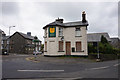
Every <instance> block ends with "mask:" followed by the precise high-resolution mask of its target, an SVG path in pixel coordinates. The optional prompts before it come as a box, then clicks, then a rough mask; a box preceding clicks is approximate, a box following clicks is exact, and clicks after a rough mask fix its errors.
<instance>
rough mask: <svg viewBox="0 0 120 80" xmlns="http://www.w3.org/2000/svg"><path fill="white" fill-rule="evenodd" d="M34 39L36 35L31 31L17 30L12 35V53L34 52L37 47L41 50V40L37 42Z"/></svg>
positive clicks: (10, 47) (10, 48)
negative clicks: (25, 32)
mask: <svg viewBox="0 0 120 80" xmlns="http://www.w3.org/2000/svg"><path fill="white" fill-rule="evenodd" d="M33 40H34V36H31V32H28V33H27V34H24V33H21V32H15V33H14V34H13V35H12V36H10V46H9V50H10V53H18V54H23V53H24V54H33V51H35V49H36V50H37V51H40V49H41V41H40V40H39V41H38V42H37V43H34V42H33Z"/></svg>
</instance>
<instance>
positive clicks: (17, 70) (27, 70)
mask: <svg viewBox="0 0 120 80" xmlns="http://www.w3.org/2000/svg"><path fill="white" fill-rule="evenodd" d="M17 71H20V72H64V70H17Z"/></svg>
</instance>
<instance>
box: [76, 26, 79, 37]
mask: <svg viewBox="0 0 120 80" xmlns="http://www.w3.org/2000/svg"><path fill="white" fill-rule="evenodd" d="M75 36H80V27H77V28H75Z"/></svg>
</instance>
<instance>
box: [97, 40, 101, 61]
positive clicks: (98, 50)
mask: <svg viewBox="0 0 120 80" xmlns="http://www.w3.org/2000/svg"><path fill="white" fill-rule="evenodd" d="M97 52H98V57H97V58H98V59H99V58H100V54H99V43H98V42H97Z"/></svg>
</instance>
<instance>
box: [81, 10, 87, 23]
mask: <svg viewBox="0 0 120 80" xmlns="http://www.w3.org/2000/svg"><path fill="white" fill-rule="evenodd" d="M82 22H83V23H85V22H86V14H85V11H83V12H82Z"/></svg>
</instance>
